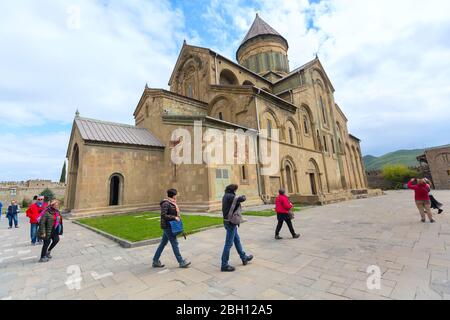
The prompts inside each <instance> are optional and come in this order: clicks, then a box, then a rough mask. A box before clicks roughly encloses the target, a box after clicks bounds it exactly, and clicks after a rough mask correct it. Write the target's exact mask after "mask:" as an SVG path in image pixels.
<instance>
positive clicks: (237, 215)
mask: <svg viewBox="0 0 450 320" xmlns="http://www.w3.org/2000/svg"><path fill="white" fill-rule="evenodd" d="M238 198H239V197H237V196H236V197H234V200H233V204H232V205H231V208H230V211H229V212H228V217H227V219H226V220H225V221H228V222H230V223H231V224H234V225H237V226H239V225H240V224H241V223H242V220H243V219H242V207H241V206H239V207H238V208H237V209H236V205H237V201H238Z"/></svg>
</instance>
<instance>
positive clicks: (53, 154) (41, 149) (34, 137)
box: [0, 132, 70, 181]
mask: <svg viewBox="0 0 450 320" xmlns="http://www.w3.org/2000/svg"><path fill="white" fill-rule="evenodd" d="M69 135H70V132H56V133H49V134H36V133H26V134H22V133H17V132H12V133H7V134H3V135H2V138H1V139H0V150H1V151H0V154H1V156H0V181H15V180H27V179H42V178H48V179H53V180H59V177H60V174H61V170H62V167H63V164H64V156H65V154H66V151H67V143H68V141H69Z"/></svg>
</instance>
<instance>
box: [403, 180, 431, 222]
mask: <svg viewBox="0 0 450 320" xmlns="http://www.w3.org/2000/svg"><path fill="white" fill-rule="evenodd" d="M408 188H409V189H411V190H414V198H415V200H416V206H417V208H418V209H419V213H420V216H421V217H422V222H423V223H425V221H426V217H425V213H426V215H427V216H428V219H430V222H431V223H435V222H436V221H434V219H433V213H432V212H431V201H430V195H429V194H430V186H429V185H428V184H427V183H426V181H425V180H424V179H411V180H410V181H409V182H408Z"/></svg>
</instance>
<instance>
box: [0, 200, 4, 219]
mask: <svg viewBox="0 0 450 320" xmlns="http://www.w3.org/2000/svg"><path fill="white" fill-rule="evenodd" d="M2 214H3V203H2V202H1V201H0V220H2Z"/></svg>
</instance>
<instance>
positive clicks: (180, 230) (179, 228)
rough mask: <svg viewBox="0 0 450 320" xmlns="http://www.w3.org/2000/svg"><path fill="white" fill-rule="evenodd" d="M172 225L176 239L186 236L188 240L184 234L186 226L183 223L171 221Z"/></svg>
mask: <svg viewBox="0 0 450 320" xmlns="http://www.w3.org/2000/svg"><path fill="white" fill-rule="evenodd" d="M169 224H170V229H171V230H172V234H173V235H174V236H175V237H176V236H178V235H180V234H182V235H183V236H184V238H185V239H186V235H185V234H184V226H183V221H181V219H180V221H176V220H173V221H169Z"/></svg>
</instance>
